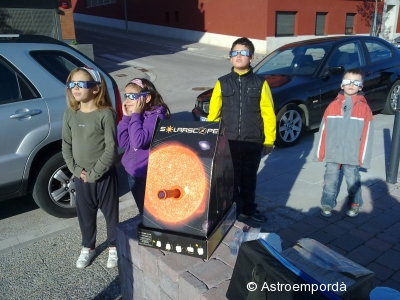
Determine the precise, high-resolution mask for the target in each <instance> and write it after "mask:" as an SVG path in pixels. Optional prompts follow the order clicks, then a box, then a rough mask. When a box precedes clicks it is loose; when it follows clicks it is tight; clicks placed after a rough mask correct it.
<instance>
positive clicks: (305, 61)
mask: <svg viewBox="0 0 400 300" xmlns="http://www.w3.org/2000/svg"><path fill="white" fill-rule="evenodd" d="M328 49H329V47H328V46H326V45H325V46H321V45H319V46H316V45H313V46H309V47H308V46H302V47H295V48H293V47H292V48H286V49H281V50H275V51H274V52H272V53H271V54H270V55H268V56H267V57H266V58H265V59H264V61H262V62H260V64H258V65H257V66H256V68H255V73H256V74H259V75H289V76H294V75H296V76H309V75H312V74H314V73H315V71H316V70H317V69H318V67H319V65H320V64H321V62H322V60H323V58H324V56H325V55H326V53H327V52H328Z"/></svg>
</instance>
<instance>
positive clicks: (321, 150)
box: [314, 106, 330, 162]
mask: <svg viewBox="0 0 400 300" xmlns="http://www.w3.org/2000/svg"><path fill="white" fill-rule="evenodd" d="M329 107H330V106H328V108H329ZM328 108H327V109H326V110H325V113H324V116H323V117H322V120H321V124H320V126H319V134H318V138H317V147H316V150H315V157H314V161H320V162H321V161H323V160H324V158H325V141H326V118H327V111H328Z"/></svg>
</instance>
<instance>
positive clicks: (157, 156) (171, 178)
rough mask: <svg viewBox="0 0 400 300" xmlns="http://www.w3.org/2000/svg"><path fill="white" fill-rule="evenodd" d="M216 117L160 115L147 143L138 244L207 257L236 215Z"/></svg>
mask: <svg viewBox="0 0 400 300" xmlns="http://www.w3.org/2000/svg"><path fill="white" fill-rule="evenodd" d="M232 198H233V165H232V159H231V154H230V151H229V145H228V140H227V139H226V137H225V136H224V135H223V134H221V130H220V123H208V122H195V121H192V122H178V121H172V120H159V121H158V123H157V125H156V128H155V132H154V135H153V140H152V142H151V145H150V154H149V164H148V171H147V182H146V191H145V200H144V212H143V221H142V224H140V225H139V227H138V242H139V244H140V245H143V246H147V247H152V248H157V249H160V250H163V251H169V252H174V253H180V254H185V255H190V256H194V257H199V258H202V259H208V258H209V257H210V256H211V254H212V252H213V251H214V250H215V249H216V247H217V246H218V244H219V243H220V241H221V240H222V239H223V237H224V236H225V234H226V233H227V232H228V230H229V229H230V227H231V226H232V225H233V223H234V222H235V221H236V206H235V205H234V204H233V203H232Z"/></svg>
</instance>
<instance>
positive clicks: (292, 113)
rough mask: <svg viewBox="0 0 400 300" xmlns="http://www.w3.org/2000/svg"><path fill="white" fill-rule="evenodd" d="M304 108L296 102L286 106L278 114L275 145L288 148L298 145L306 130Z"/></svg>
mask: <svg viewBox="0 0 400 300" xmlns="http://www.w3.org/2000/svg"><path fill="white" fill-rule="evenodd" d="M304 128H305V122H304V113H303V110H302V109H301V108H300V107H299V106H298V105H296V104H288V105H286V106H284V107H283V108H282V109H281V110H280V111H279V113H278V114H277V116H276V141H275V145H276V146H278V147H282V148H286V147H291V146H294V145H296V144H297V143H298V142H299V141H300V139H301V137H302V135H303V132H304Z"/></svg>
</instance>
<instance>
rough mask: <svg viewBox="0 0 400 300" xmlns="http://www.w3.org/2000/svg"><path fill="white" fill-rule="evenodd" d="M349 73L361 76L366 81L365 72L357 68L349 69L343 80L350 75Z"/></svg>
mask: <svg viewBox="0 0 400 300" xmlns="http://www.w3.org/2000/svg"><path fill="white" fill-rule="evenodd" d="M349 73H350V74H355V75H360V76H361V79H362V80H364V72H363V71H361V69H357V68H355V69H349V70H347V71H345V72H344V74H343V78H344V76H345V75H346V74H349Z"/></svg>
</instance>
